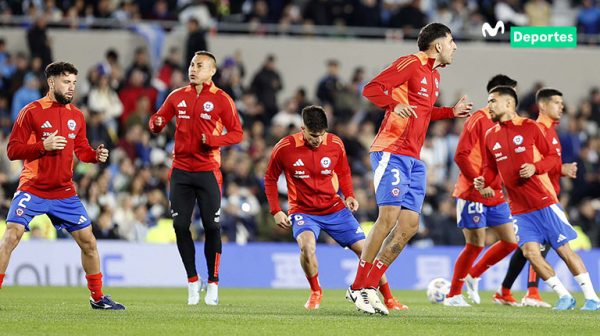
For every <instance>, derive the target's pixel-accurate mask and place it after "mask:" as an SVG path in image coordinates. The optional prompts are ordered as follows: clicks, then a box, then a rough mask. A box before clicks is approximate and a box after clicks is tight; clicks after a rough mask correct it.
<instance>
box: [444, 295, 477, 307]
mask: <svg viewBox="0 0 600 336" xmlns="http://www.w3.org/2000/svg"><path fill="white" fill-rule="evenodd" d="M442 304H443V305H444V306H446V307H471V305H470V304H468V303H467V300H465V297H464V296H462V294H460V295H454V296H453V297H447V298H446V299H444V302H443V303H442Z"/></svg>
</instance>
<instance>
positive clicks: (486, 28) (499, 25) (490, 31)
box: [481, 21, 504, 37]
mask: <svg viewBox="0 0 600 336" xmlns="http://www.w3.org/2000/svg"><path fill="white" fill-rule="evenodd" d="M498 30H501V32H500V33H501V34H504V22H502V21H498V22H496V26H495V27H494V28H492V26H491V25H490V24H489V23H487V22H486V23H484V24H483V26H481V35H483V37H487V35H489V36H491V37H494V36H496V35H498ZM486 33H487V35H486Z"/></svg>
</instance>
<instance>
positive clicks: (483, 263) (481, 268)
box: [469, 240, 519, 278]
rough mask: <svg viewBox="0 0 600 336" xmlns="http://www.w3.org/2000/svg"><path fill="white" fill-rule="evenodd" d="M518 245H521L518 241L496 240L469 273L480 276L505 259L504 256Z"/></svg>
mask: <svg viewBox="0 0 600 336" xmlns="http://www.w3.org/2000/svg"><path fill="white" fill-rule="evenodd" d="M517 247H519V245H517V243H509V242H506V241H504V240H500V241H498V242H496V243H495V244H494V245H492V247H490V248H489V250H487V251H486V252H485V254H484V255H483V257H481V260H479V262H478V263H477V264H476V265H474V266H473V267H472V268H471V270H470V271H469V274H471V276H472V277H473V278H479V277H480V276H481V274H483V272H485V271H486V270H487V269H488V268H490V267H492V266H493V265H495V264H496V263H497V262H499V261H500V260H502V259H504V257H506V256H507V255H509V254H510V253H511V252H512V251H514V250H515V249H516V248H517Z"/></svg>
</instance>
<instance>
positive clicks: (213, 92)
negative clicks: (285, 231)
mask: <svg viewBox="0 0 600 336" xmlns="http://www.w3.org/2000/svg"><path fill="white" fill-rule="evenodd" d="M216 71H217V61H216V59H215V56H214V55H213V54H211V53H209V52H207V51H198V52H196V54H195V55H194V57H193V58H192V59H191V61H190V66H189V67H188V77H189V80H190V84H189V85H187V86H184V87H181V88H178V89H176V90H174V91H173V92H171V94H170V95H169V96H168V97H167V99H166V100H165V102H164V103H163V105H162V106H161V107H160V109H159V110H158V112H156V113H155V114H154V115H153V116H152V117H151V118H150V121H149V124H150V130H151V131H152V132H153V133H158V132H160V131H161V130H162V129H163V128H164V127H165V126H166V125H167V123H168V122H169V121H170V120H171V118H173V117H175V118H176V123H177V128H176V130H175V149H174V160H173V169H172V171H171V191H170V195H169V200H170V202H171V214H172V216H173V227H174V229H175V235H176V237H177V248H178V249H179V254H180V255H181V260H182V261H183V265H184V267H185V271H186V273H187V278H188V304H190V305H196V304H198V302H199V301H200V291H201V290H202V289H203V282H202V280H201V279H200V278H199V277H198V272H196V258H195V255H196V252H195V247H194V241H193V240H192V233H191V232H190V224H191V223H192V212H193V211H194V205H195V204H196V202H197V203H198V206H199V207H200V215H201V217H202V225H203V226H204V233H205V236H206V239H205V243H204V256H205V257H206V264H207V268H208V288H207V291H206V296H205V297H204V302H205V303H206V304H207V305H217V304H218V303H219V292H218V289H219V287H218V285H219V262H220V260H221V226H220V224H219V216H220V212H221V211H220V205H221V185H222V175H221V171H220V166H221V146H228V145H233V144H237V143H239V142H240V141H242V135H243V131H242V126H241V125H240V118H239V116H238V113H237V109H236V108H235V104H234V103H233V100H231V97H229V95H227V93H225V92H224V91H223V90H221V89H219V88H218V87H216V86H215V84H214V83H213V82H212V77H213V76H214V74H215V72H216ZM224 129H226V130H227V133H226V134H223V131H224Z"/></svg>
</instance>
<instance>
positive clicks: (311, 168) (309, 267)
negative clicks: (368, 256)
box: [265, 106, 408, 314]
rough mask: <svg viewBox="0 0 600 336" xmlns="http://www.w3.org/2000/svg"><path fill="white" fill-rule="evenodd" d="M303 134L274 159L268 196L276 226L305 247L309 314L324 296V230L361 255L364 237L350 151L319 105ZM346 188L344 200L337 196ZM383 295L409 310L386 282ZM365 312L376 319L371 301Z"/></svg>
mask: <svg viewBox="0 0 600 336" xmlns="http://www.w3.org/2000/svg"><path fill="white" fill-rule="evenodd" d="M302 121H303V125H302V132H300V133H296V134H293V135H290V136H287V137H285V138H283V139H282V140H281V141H279V143H277V145H275V147H274V148H273V152H272V154H271V159H270V161H269V166H268V168H267V172H266V174H265V193H266V194H267V198H268V200H269V206H270V208H271V214H272V215H273V216H274V218H275V223H276V224H277V225H279V226H280V227H282V228H286V229H287V228H289V227H290V226H291V227H292V231H293V234H294V238H295V239H296V241H297V242H298V246H299V247H300V264H301V265H302V269H303V270H304V273H305V275H306V279H307V280H308V283H309V284H310V290H311V294H310V297H309V299H308V301H307V302H306V304H305V305H304V307H305V308H306V309H308V310H313V309H318V308H319V307H320V305H321V299H322V297H323V291H322V289H321V286H320V285H319V270H318V262H317V256H316V254H315V252H316V239H317V238H318V237H319V232H321V230H323V231H325V232H327V233H328V234H329V235H330V236H331V237H332V238H333V239H335V241H336V242H337V243H338V244H340V245H341V246H343V247H348V248H349V249H351V250H352V251H353V252H354V253H356V255H358V256H360V254H361V252H362V248H363V245H364V240H365V235H364V233H363V231H362V229H361V228H360V225H359V224H358V221H357V220H356V218H354V216H352V213H351V211H356V210H357V209H358V206H359V204H358V202H357V201H356V199H355V198H354V188H353V186H352V175H351V172H350V167H349V166H348V159H347V157H346V150H345V148H344V144H343V142H342V141H341V140H340V138H339V137H337V136H335V135H333V134H331V133H327V132H326V130H327V116H326V115H325V111H324V110H323V109H322V108H321V107H319V106H308V107H305V108H304V109H303V110H302ZM282 172H283V173H284V175H285V179H286V182H287V184H288V189H289V193H288V203H289V216H288V215H287V214H286V213H285V212H283V210H282V209H281V206H280V205H279V196H278V192H277V180H278V178H279V176H280V175H281V173H282ZM338 189H341V191H342V193H343V194H344V196H345V200H343V199H342V198H341V197H340V196H339V195H338ZM379 291H380V292H381V293H382V294H383V296H384V298H385V306H384V307H386V309H385V310H382V311H379V312H380V313H382V314H387V313H388V310H387V308H389V309H396V310H405V309H408V308H407V307H406V306H405V305H403V304H401V303H400V302H399V301H398V300H397V299H395V298H394V297H393V296H392V293H391V291H390V287H389V284H388V282H387V280H386V279H385V276H384V277H382V279H381V281H380V282H379ZM357 300H358V302H357V303H356V304H357V306H361V310H362V311H364V312H367V313H371V314H374V313H375V309H373V307H372V306H371V305H370V304H369V302H368V300H367V299H366V297H360V298H358V299H357Z"/></svg>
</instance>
